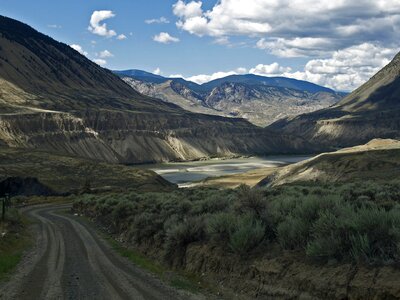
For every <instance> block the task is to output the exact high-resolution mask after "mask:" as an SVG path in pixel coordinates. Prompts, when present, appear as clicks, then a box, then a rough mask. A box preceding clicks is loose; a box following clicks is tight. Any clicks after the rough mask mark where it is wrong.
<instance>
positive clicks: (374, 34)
mask: <svg viewBox="0 0 400 300" xmlns="http://www.w3.org/2000/svg"><path fill="white" fill-rule="evenodd" d="M173 13H174V14H175V15H176V16H177V17H178V21H177V23H176V25H177V26H178V27H179V28H181V29H182V30H185V31H188V32H189V33H191V34H195V35H198V36H205V35H206V36H212V37H229V36H233V35H239V36H246V37H248V36H250V37H257V38H258V43H257V47H258V48H261V49H266V50H268V51H270V52H272V53H273V54H276V55H279V56H283V57H295V56H321V55H328V54H329V55H330V54H332V53H333V51H334V50H338V49H344V48H348V47H351V46H354V45H361V44H364V43H377V42H379V44H380V45H386V46H388V45H390V46H392V45H399V42H398V32H399V30H400V2H399V1H398V0H379V1H376V0H358V1H344V0H337V1H330V0H322V1H319V2H315V1H314V0H279V1H278V0H271V1H267V0H220V1H218V2H217V3H216V4H215V5H214V6H213V7H212V8H211V9H209V10H204V9H203V8H202V2H201V1H189V2H184V1H182V0H179V1H177V2H176V3H175V4H174V5H173Z"/></svg>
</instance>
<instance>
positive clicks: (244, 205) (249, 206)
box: [235, 184, 267, 217]
mask: <svg viewBox="0 0 400 300" xmlns="http://www.w3.org/2000/svg"><path fill="white" fill-rule="evenodd" d="M237 190H238V199H237V201H236V202H235V210H236V211H237V212H239V213H250V214H254V215H255V216H257V217H261V216H262V215H263V213H264V211H265V209H266V207H267V202H266V200H265V199H264V196H263V193H262V191H261V190H260V189H251V188H250V187H249V186H247V185H244V184H242V185H240V186H239V187H238V189H237Z"/></svg>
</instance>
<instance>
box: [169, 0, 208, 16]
mask: <svg viewBox="0 0 400 300" xmlns="http://www.w3.org/2000/svg"><path fill="white" fill-rule="evenodd" d="M201 6H202V2H201V1H191V2H189V3H188V4H186V3H185V2H183V1H182V0H179V1H178V2H176V3H175V4H174V5H173V6H172V8H173V12H174V14H175V15H176V16H178V17H181V18H184V19H189V18H194V17H200V16H201V15H202V13H203V10H202V9H201Z"/></svg>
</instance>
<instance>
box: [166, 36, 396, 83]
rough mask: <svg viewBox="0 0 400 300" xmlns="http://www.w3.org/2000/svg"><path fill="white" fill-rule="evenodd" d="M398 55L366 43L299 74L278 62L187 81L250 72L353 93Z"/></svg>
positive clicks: (308, 66)
mask: <svg viewBox="0 0 400 300" xmlns="http://www.w3.org/2000/svg"><path fill="white" fill-rule="evenodd" d="M395 54H396V51H395V50H393V49H391V48H386V47H382V46H378V45H374V44H370V43H364V44H361V45H357V46H351V47H348V48H345V49H342V50H338V51H335V52H334V53H333V54H332V55H331V56H330V57H329V58H324V59H311V60H309V61H308V62H307V63H306V64H305V66H304V68H303V69H301V70H299V71H294V70H292V68H290V67H286V66H281V65H280V64H279V63H277V62H274V63H271V64H258V65H257V66H255V67H253V68H250V69H249V70H247V69H246V68H237V69H236V70H232V71H226V72H215V73H213V74H209V75H207V74H200V75H195V76H191V77H187V78H185V79H186V80H189V81H193V82H196V83H198V84H202V83H205V82H209V81H211V80H214V79H218V78H222V77H226V76H229V75H236V74H246V73H250V74H255V75H261V76H271V77H272V76H283V77H289V78H295V79H299V80H305V81H309V82H313V83H316V84H319V85H322V86H326V87H329V88H332V89H334V90H337V91H352V90H354V89H356V88H358V87H359V86H361V85H362V84H364V83H365V82H366V81H368V80H369V79H370V78H371V77H372V76H373V75H375V74H376V73H377V72H378V71H379V70H380V69H382V68H383V67H384V66H385V65H387V64H388V63H389V62H390V60H391V59H392V58H393V57H394V55H395ZM171 77H172V75H171ZM177 77H178V76H177ZM179 77H182V76H179Z"/></svg>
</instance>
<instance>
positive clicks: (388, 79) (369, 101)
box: [268, 53, 400, 148]
mask: <svg viewBox="0 0 400 300" xmlns="http://www.w3.org/2000/svg"><path fill="white" fill-rule="evenodd" d="M399 120H400V53H399V54H397V55H396V56H395V57H394V58H393V60H392V61H391V62H390V63H389V64H388V65H386V66H385V67H384V68H383V69H381V70H380V71H379V72H378V73H377V74H375V75H374V76H373V77H371V79H370V80H368V81H367V82H366V83H365V84H363V85H362V86H361V87H359V88H358V89H356V90H355V91H354V92H352V93H351V94H350V95H348V96H347V97H345V98H344V99H342V100H341V101H340V102H338V103H337V104H336V105H333V106H332V107H330V108H326V109H322V110H318V111H315V112H312V113H309V114H303V115H300V116H296V117H293V118H284V119H281V120H278V121H277V122H275V123H273V124H271V125H270V126H269V127H268V128H269V129H272V130H276V131H279V132H282V133H285V134H295V135H299V136H302V137H304V138H305V139H307V140H309V141H311V142H313V143H316V144H320V145H321V144H322V145H324V147H331V148H332V147H333V148H340V147H350V146H355V145H358V144H364V143H367V142H368V141H370V140H371V139H374V138H389V139H390V138H392V139H399V138H400V121H399Z"/></svg>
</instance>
